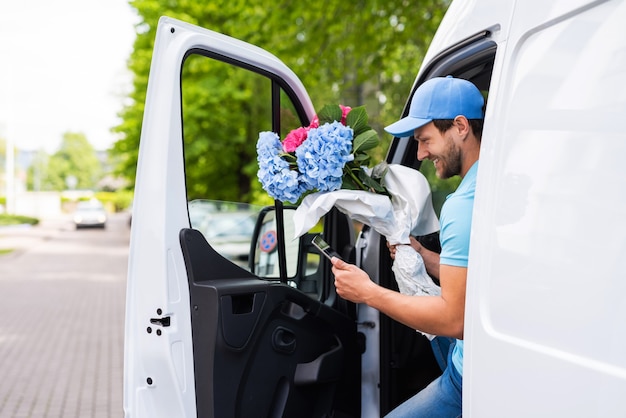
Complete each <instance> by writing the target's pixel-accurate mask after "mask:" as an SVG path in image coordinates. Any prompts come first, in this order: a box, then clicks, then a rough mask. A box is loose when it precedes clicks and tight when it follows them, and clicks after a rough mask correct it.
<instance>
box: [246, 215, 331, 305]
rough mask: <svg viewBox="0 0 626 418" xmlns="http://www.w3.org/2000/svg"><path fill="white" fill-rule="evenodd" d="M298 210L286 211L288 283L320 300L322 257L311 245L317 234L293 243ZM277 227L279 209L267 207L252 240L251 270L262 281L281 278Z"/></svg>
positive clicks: (285, 240) (285, 230)
mask: <svg viewBox="0 0 626 418" xmlns="http://www.w3.org/2000/svg"><path fill="white" fill-rule="evenodd" d="M294 214H295V208H293V207H285V208H283V220H284V224H285V225H284V234H285V236H284V237H282V239H283V240H284V242H285V266H286V276H287V283H288V284H289V285H291V286H293V287H296V288H298V289H300V290H302V291H303V292H305V293H308V294H310V295H311V296H312V297H318V296H319V295H318V289H321V277H322V272H321V269H320V263H321V256H320V254H319V252H318V251H317V249H316V248H315V247H314V246H313V244H312V243H311V240H312V237H313V235H314V234H305V235H303V236H302V237H300V238H296V239H294V233H295V227H294V223H293V217H294ZM278 230H279V228H278V225H277V219H276V209H275V208H274V207H266V208H264V209H263V210H261V213H260V214H259V218H258V220H257V224H256V227H255V230H254V235H253V239H252V248H251V251H250V265H249V269H250V271H251V272H252V273H254V274H255V275H257V276H258V277H260V278H262V279H268V280H278V279H279V278H280V270H279V254H278V241H279V236H278Z"/></svg>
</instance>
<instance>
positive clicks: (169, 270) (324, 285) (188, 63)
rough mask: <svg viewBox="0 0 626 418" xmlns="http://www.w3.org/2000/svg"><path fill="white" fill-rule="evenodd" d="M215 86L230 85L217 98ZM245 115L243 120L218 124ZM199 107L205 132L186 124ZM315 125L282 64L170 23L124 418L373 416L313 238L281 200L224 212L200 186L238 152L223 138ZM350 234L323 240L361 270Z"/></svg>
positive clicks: (140, 179)
mask: <svg viewBox="0 0 626 418" xmlns="http://www.w3.org/2000/svg"><path fill="white" fill-rule="evenodd" d="M206 74H213V75H214V77H212V76H210V75H209V76H208V77H207V76H206ZM198 81H200V82H198ZM215 83H223V84H224V83H230V84H229V86H230V85H231V84H232V85H231V86H230V87H232V88H228V89H215V92H214V91H213V90H211V89H212V87H213V88H214V87H215V85H216V84H215ZM188 87H189V88H188ZM199 88H201V89H208V90H209V91H211V93H212V94H210V95H206V94H204V95H196V92H198V89H199ZM218 90H219V91H218ZM224 91H230V92H231V93H230V96H228V95H224V94H223V92H224ZM242 97H243V99H242ZM253 99H254V100H253ZM259 103H261V104H259ZM233 111H236V112H239V113H238V114H241V120H242V123H241V125H239V126H234V127H233V126H224V124H220V118H219V116H220V114H223V112H233ZM194 112H202V115H203V123H202V124H201V125H202V126H187V125H185V123H184V122H185V116H186V115H189V114H191V113H194ZM313 115H314V109H313V106H312V104H311V101H310V99H309V97H308V95H307V93H306V91H305V90H304V87H303V86H302V84H301V83H300V81H299V80H298V78H297V77H296V76H295V75H294V74H293V72H292V71H290V70H289V69H288V68H287V67H286V66H285V65H284V64H283V63H282V62H280V61H279V60H278V59H277V58H276V57H274V56H273V55H271V54H269V53H267V52H265V51H263V50H261V49H259V48H257V47H254V46H251V45H249V44H246V43H244V42H241V41H237V40H235V39H232V38H230V37H227V36H224V35H220V34H217V33H214V32H211V31H209V30H205V29H201V28H198V27H195V26H192V25H189V24H185V23H182V22H180V21H177V20H174V19H170V18H162V19H161V20H160V21H159V26H158V30H157V36H156V42H155V48H154V55H153V57H152V66H151V70H150V78H149V82H148V91H147V98H146V106H145V113H144V119H143V126H142V133H141V142H140V150H139V160H138V167H137V181H136V188H135V199H134V205H133V222H132V227H131V243H130V258H129V270H128V288H127V306H126V331H125V332H126V335H125V352H124V411H125V416H126V417H151V418H152V417H195V416H200V417H214V416H215V417H238V416H244V417H247V416H276V417H279V416H297V417H307V416H335V417H340V416H359V415H360V368H359V364H360V351H359V347H357V341H358V339H357V333H356V321H355V316H354V315H353V314H351V312H350V308H349V307H347V304H346V303H345V302H343V301H341V300H340V299H339V298H337V297H336V294H335V293H334V287H333V286H332V285H331V282H330V277H331V273H330V264H329V263H328V261H326V259H324V258H322V257H320V256H319V254H318V253H316V251H315V249H313V247H312V246H311V245H310V237H309V236H307V235H305V236H304V237H302V238H301V239H299V240H293V239H292V238H293V234H292V233H291V232H290V231H291V230H292V229H291V228H292V227H291V226H290V219H291V217H290V213H291V212H290V210H289V209H288V208H284V207H283V206H282V204H280V202H276V205H275V206H271V207H267V208H252V207H251V206H250V205H242V204H241V203H240V202H239V203H230V204H224V203H219V202H216V201H215V200H213V198H215V197H217V198H220V197H222V196H202V198H201V199H198V196H197V194H198V193H197V191H195V190H193V189H192V187H193V185H194V184H197V181H196V179H195V178H194V177H193V176H194V175H195V174H194V173H197V171H198V169H206V170H209V169H212V167H214V165H215V164H214V163H212V162H211V161H214V160H211V159H210V158H214V159H215V158H221V159H227V158H228V155H225V154H220V146H221V145H223V143H222V144H220V142H219V141H218V140H215V138H218V137H220V135H217V133H218V131H219V133H220V134H221V135H222V137H223V134H224V132H225V131H226V133H227V137H228V138H229V141H242V142H243V141H254V142H256V140H257V137H258V132H259V131H268V130H271V131H274V132H277V133H278V134H279V135H280V136H281V137H284V134H285V133H286V132H288V131H289V130H290V129H293V128H295V127H297V126H301V125H308V123H309V120H310V119H311V118H312V117H313ZM242 149H243V147H242ZM242 152H243V151H242ZM250 163H255V158H254V156H250ZM225 167H228V169H229V170H232V171H237V170H244V169H248V170H249V169H250V168H249V167H247V168H246V167H244V168H242V167H232V168H231V167H229V166H228V164H225ZM224 174H225V175H224V176H223V178H222V179H220V181H224V182H228V181H231V180H230V177H229V176H227V175H226V173H225V172H224ZM210 192H211V188H208V193H207V194H210ZM192 198H193V199H192ZM190 200H192V201H190ZM251 220H252V221H251ZM248 224H250V225H251V226H250V227H247V225H248ZM351 227H352V226H351V223H350V222H349V221H348V220H347V219H346V218H345V216H343V215H341V214H339V213H338V212H336V211H333V212H331V214H330V215H328V216H327V217H326V219H325V221H324V225H322V226H320V231H319V232H321V233H323V234H324V236H325V239H326V240H328V241H329V242H330V243H331V245H333V247H335V248H337V249H338V250H339V251H340V252H342V256H344V257H345V258H346V259H348V260H350V259H351V258H350V250H351V248H353V246H354V242H353V241H354V236H355V235H356V234H355V233H354V231H352V229H351ZM236 231H240V232H236ZM225 237H226V238H225ZM241 237H243V241H241V240H240V238H241ZM242 248H243V250H242ZM246 249H247V251H246Z"/></svg>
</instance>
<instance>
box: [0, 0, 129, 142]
mask: <svg viewBox="0 0 626 418" xmlns="http://www.w3.org/2000/svg"><path fill="white" fill-rule="evenodd" d="M137 20H138V18H137V16H136V14H135V12H134V10H133V9H132V8H131V7H130V6H129V5H128V2H127V0H0V138H3V139H5V140H7V141H12V142H13V144H14V146H15V147H16V148H18V149H22V150H39V149H41V150H44V151H46V152H48V153H50V154H51V153H54V152H55V151H56V150H58V148H59V145H60V144H61V140H62V136H63V134H64V133H65V132H82V133H84V134H85V136H86V137H87V140H88V141H89V142H90V143H91V144H92V145H93V147H94V148H95V149H96V150H104V149H107V148H109V147H110V146H111V145H112V144H113V143H114V142H115V140H116V137H115V135H114V134H113V133H111V132H110V129H111V127H113V126H115V125H117V124H118V123H119V118H118V117H117V113H119V111H120V110H121V109H122V106H123V103H124V98H125V96H126V95H127V93H128V92H129V91H130V88H131V80H132V78H131V74H130V72H129V71H128V70H127V69H126V61H127V59H128V57H129V56H130V53H131V51H132V45H133V42H134V40H135V29H134V24H135V23H136V22H137Z"/></svg>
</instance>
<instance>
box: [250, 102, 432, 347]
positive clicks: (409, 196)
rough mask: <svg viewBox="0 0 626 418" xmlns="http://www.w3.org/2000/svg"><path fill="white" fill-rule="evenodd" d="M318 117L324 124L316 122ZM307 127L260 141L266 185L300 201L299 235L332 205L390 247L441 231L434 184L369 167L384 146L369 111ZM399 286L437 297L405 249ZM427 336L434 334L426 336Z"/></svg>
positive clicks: (402, 170)
mask: <svg viewBox="0 0 626 418" xmlns="http://www.w3.org/2000/svg"><path fill="white" fill-rule="evenodd" d="M318 118H319V122H318ZM318 118H315V119H314V120H313V122H312V123H311V125H309V127H307V128H298V129H295V130H293V131H291V132H290V133H289V134H288V135H287V136H286V138H285V140H284V141H282V142H281V141H280V139H279V137H278V135H276V134H275V133H272V132H261V134H260V135H259V142H258V144H257V151H258V161H259V172H258V177H259V180H260V181H261V184H262V186H263V188H264V189H265V190H266V191H267V192H268V194H269V195H270V196H272V197H273V198H274V199H277V200H281V201H289V202H294V203H295V202H297V201H299V200H300V199H302V201H301V203H300V205H299V206H298V208H297V209H296V213H295V215H294V224H295V238H297V237H300V236H301V235H303V234H305V233H307V232H308V231H309V230H310V229H311V228H312V227H313V226H315V225H316V224H317V222H318V221H319V220H320V218H321V217H322V216H324V215H325V214H326V213H328V212H329V211H330V210H331V209H332V208H333V207H336V208H337V209H338V210H340V211H341V212H343V213H345V214H346V215H348V216H349V217H350V218H351V219H353V220H355V221H358V222H361V223H363V224H366V225H369V226H370V227H372V228H373V229H374V230H375V231H376V232H378V233H379V234H381V235H383V236H384V237H385V238H386V239H387V241H389V242H390V243H391V244H409V243H410V240H409V237H410V236H411V235H414V236H420V235H427V234H431V233H433V232H437V231H438V230H439V220H438V219H437V216H436V214H435V211H434V209H433V205H432V198H431V192H430V186H429V184H428V182H427V180H426V178H425V177H424V176H423V175H422V174H421V173H420V172H419V171H417V170H414V169H412V168H409V167H406V166H403V165H399V164H389V165H387V164H386V163H384V162H383V163H380V164H378V165H376V166H375V167H373V168H372V169H370V168H368V167H367V166H366V165H367V164H369V162H370V159H369V156H367V154H366V153H365V151H366V150H369V149H371V148H374V147H375V146H377V145H378V143H379V140H378V135H377V134H376V132H375V131H373V130H372V129H371V128H369V126H367V114H366V113H365V110H363V108H355V109H352V110H350V108H347V107H343V106H341V107H340V106H334V107H332V106H326V107H325V108H324V109H322V111H321V112H320V113H319V114H318ZM392 270H393V272H394V275H395V278H396V282H397V283H398V289H399V290H400V292H401V293H404V294H409V295H438V294H440V288H439V287H438V286H437V285H435V284H434V283H433V281H432V280H431V278H430V276H428V274H427V272H426V267H425V265H424V260H423V259H422V257H421V255H420V254H419V253H417V252H416V251H415V250H413V249H412V248H411V247H410V246H409V245H399V246H398V247H397V251H396V256H395V259H394V263H393V266H392ZM424 335H426V336H427V337H428V338H431V339H432V338H433V336H432V335H429V334H424Z"/></svg>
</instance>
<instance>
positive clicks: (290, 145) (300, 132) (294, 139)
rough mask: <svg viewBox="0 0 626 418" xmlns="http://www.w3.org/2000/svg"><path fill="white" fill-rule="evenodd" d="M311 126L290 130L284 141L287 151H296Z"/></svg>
mask: <svg viewBox="0 0 626 418" xmlns="http://www.w3.org/2000/svg"><path fill="white" fill-rule="evenodd" d="M308 132H309V128H297V129H294V130H293V131H291V132H289V133H288V134H287V136H286V137H285V140H284V141H283V149H284V150H285V152H294V151H295V150H296V148H298V147H299V146H300V144H302V143H303V142H304V141H305V140H306V138H307V133H308Z"/></svg>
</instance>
